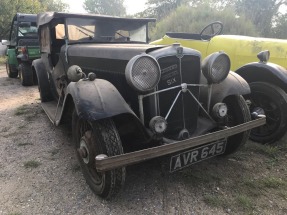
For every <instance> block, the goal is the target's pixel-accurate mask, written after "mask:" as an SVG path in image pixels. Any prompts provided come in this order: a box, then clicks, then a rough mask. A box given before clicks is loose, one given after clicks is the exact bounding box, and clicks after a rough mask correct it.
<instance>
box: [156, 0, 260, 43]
mask: <svg viewBox="0 0 287 215" xmlns="http://www.w3.org/2000/svg"><path fill="white" fill-rule="evenodd" d="M214 21H221V22H222V23H223V25H224V29H223V34H236V35H249V36H256V35H257V32H256V30H255V27H254V26H253V25H252V23H251V22H250V21H248V20H247V19H245V17H243V16H242V17H238V18H237V17H235V15H234V11H233V10H232V8H226V9H224V10H223V11H219V10H215V9H214V8H212V7H210V5H209V4H202V5H199V6H197V7H190V6H187V5H183V6H180V7H178V8H177V9H176V10H175V11H174V12H173V13H171V14H170V15H169V16H167V17H166V18H165V19H164V20H162V21H160V22H159V23H157V25H156V27H155V28H154V29H152V31H151V39H152V40H155V39H159V38H160V37H162V36H163V35H164V34H165V33H166V32H186V33H199V32H200V31H201V30H202V28H203V27H204V26H206V25H207V24H209V23H211V22H214Z"/></svg>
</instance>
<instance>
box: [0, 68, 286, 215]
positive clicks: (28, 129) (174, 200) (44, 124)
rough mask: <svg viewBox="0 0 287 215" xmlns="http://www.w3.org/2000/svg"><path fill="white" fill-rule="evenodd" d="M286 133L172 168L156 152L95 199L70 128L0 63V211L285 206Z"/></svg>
mask: <svg viewBox="0 0 287 215" xmlns="http://www.w3.org/2000/svg"><path fill="white" fill-rule="evenodd" d="M286 138H287V137H284V138H283V140H282V141H281V142H280V143H277V144H276V145H275V146H261V145H259V144H255V143H252V142H248V144H247V145H246V146H245V147H244V148H242V149H241V150H240V151H238V152H237V153H235V154H233V155H231V156H229V157H218V158H213V159H210V160H207V161H204V162H201V163H198V164H195V165H193V166H191V167H189V168H187V169H185V170H182V171H180V172H176V173H173V174H169V173H168V172H167V171H165V168H164V163H165V162H164V161H163V160H161V159H157V160H152V161H149V162H145V163H142V164H139V165H134V166H131V167H128V168H127V178H126V183H125V186H124V188H123V190H122V191H121V192H120V194H119V195H118V196H117V197H116V198H115V199H113V200H111V201H106V200H102V199H101V198H99V197H97V196H96V195H94V194H93V193H92V191H91V190H90V189H89V187H88V185H87V184H86V183H85V180H84V177H83V176H82V173H81V170H80V167H79V165H78V162H77V159H76V156H75V152H74V148H73V146H72V138H71V132H70V129H69V128H68V127H65V126H60V127H54V126H53V125H52V123H51V122H50V121H49V120H48V118H47V117H46V115H45V113H44V112H43V111H42V109H41V105H40V100H39V94H38V89H37V86H33V87H22V86H21V85H20V81H19V80H18V79H10V78H7V74H6V71H5V68H4V66H0V147H1V150H0V214H1V215H2V214H3V215H4V214H8V215H12V214H13V215H20V214H21V215H24V214H27V215H31V214H37V215H38V214H79V215H83V214H85V215H87V214H97V215H102V214H103V215H105V214H116V215H126V214H131V215H134V214H147V215H149V214H150V215H152V214H162V215H165V214H189V215H197V214H213V215H214V214H220V215H222V214H268V215H269V214H276V215H277V214H282V215H283V214H287V165H286V163H287V162H286V161H287V143H286V141H285V139H286Z"/></svg>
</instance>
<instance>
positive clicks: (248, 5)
mask: <svg viewBox="0 0 287 215" xmlns="http://www.w3.org/2000/svg"><path fill="white" fill-rule="evenodd" d="M286 3H287V1H286V0H237V1H236V3H235V8H236V12H237V14H238V15H241V14H244V15H245V16H246V17H247V18H248V19H250V20H251V21H252V22H253V24H254V25H255V26H256V27H257V29H258V30H259V32H260V33H261V35H262V36H265V37H268V36H270V35H271V34H272V30H271V29H272V27H273V21H274V20H275V19H277V18H278V16H279V15H280V12H279V8H280V7H281V6H282V5H286Z"/></svg>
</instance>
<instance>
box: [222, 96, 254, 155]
mask: <svg viewBox="0 0 287 215" xmlns="http://www.w3.org/2000/svg"><path fill="white" fill-rule="evenodd" d="M223 102H224V103H225V104H226V105H227V108H228V110H227V117H226V121H225V125H227V126H229V127H231V126H235V125H239V124H242V123H245V122H249V121H250V120H251V116H250V112H249V108H248V106H247V104H246V102H245V100H244V98H243V97H242V96H238V95H233V96H228V97H227V98H225V99H224V100H223ZM249 134H250V130H248V131H245V132H242V133H239V134H236V135H233V136H231V137H228V138H227V145H226V150H225V152H224V154H223V155H228V154H231V153H233V152H235V151H236V150H238V149H239V148H240V147H241V146H243V145H244V144H245V143H246V142H247V140H248V138H249Z"/></svg>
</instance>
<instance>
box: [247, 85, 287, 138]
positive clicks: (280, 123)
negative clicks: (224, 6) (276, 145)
mask: <svg viewBox="0 0 287 215" xmlns="http://www.w3.org/2000/svg"><path fill="white" fill-rule="evenodd" d="M250 88H251V94H250V95H248V96H247V97H246V99H247V100H249V101H250V112H251V113H252V112H259V113H263V114H265V115H266V124H265V125H262V126H260V127H258V128H254V129H252V130H251V135H250V139H252V140H253V141H256V142H260V143H273V142H275V141H276V140H278V139H280V138H281V137H282V136H283V135H284V134H285V132H286V130H287V94H286V93H285V92H284V91H283V90H282V89H281V88H279V87H277V86H274V85H272V84H268V83H264V82H254V83H250Z"/></svg>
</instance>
